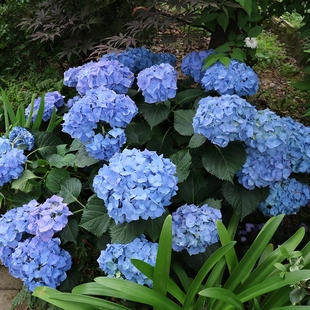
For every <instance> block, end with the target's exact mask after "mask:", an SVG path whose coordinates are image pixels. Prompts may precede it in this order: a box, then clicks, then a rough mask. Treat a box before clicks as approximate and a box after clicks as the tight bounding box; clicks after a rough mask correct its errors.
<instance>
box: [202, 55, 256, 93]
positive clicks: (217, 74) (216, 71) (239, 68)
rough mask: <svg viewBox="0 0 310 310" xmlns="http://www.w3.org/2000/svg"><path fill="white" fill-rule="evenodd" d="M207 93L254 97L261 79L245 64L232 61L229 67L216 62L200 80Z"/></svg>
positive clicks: (205, 71)
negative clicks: (214, 92)
mask: <svg viewBox="0 0 310 310" xmlns="http://www.w3.org/2000/svg"><path fill="white" fill-rule="evenodd" d="M200 83H201V86H202V88H203V89H204V90H205V91H216V92H218V93H219V94H220V95H226V94H229V95H233V94H236V95H238V96H240V97H241V96H252V95H254V94H255V93H256V92H257V90H258V85H259V79H258V76H257V74H256V73H255V71H254V70H253V69H252V68H251V67H249V66H247V65H246V64H245V63H243V62H241V61H238V60H234V59H233V60H231V61H230V64H229V66H228V67H226V66H225V65H224V64H222V63H221V62H216V63H215V64H213V65H211V66H210V67H208V68H206V70H204V73H203V76H202V78H201V80H200Z"/></svg>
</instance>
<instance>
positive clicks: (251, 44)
mask: <svg viewBox="0 0 310 310" xmlns="http://www.w3.org/2000/svg"><path fill="white" fill-rule="evenodd" d="M244 43H245V45H246V47H249V48H252V49H255V48H256V47H257V44H258V42H257V40H256V38H249V37H246V38H245V39H244Z"/></svg>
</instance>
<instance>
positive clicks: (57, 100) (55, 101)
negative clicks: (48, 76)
mask: <svg viewBox="0 0 310 310" xmlns="http://www.w3.org/2000/svg"><path fill="white" fill-rule="evenodd" d="M40 104H41V97H38V98H36V99H35V100H34V105H33V113H32V118H31V122H34V121H35V119H36V117H37V115H38V111H39V107H40ZM63 105H64V97H63V96H62V95H61V94H60V93H59V92H58V91H53V92H48V93H46V94H45V96H44V112H43V116H42V120H43V121H44V122H46V121H48V120H49V119H50V118H51V116H52V113H53V110H54V109H56V110H57V109H58V108H60V107H62V106H63ZM30 107H31V104H29V105H28V107H27V108H26V110H25V116H26V117H27V118H28V117H29V113H30Z"/></svg>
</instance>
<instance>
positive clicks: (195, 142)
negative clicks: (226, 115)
mask: <svg viewBox="0 0 310 310" xmlns="http://www.w3.org/2000/svg"><path fill="white" fill-rule="evenodd" d="M206 140H207V138H206V137H205V136H204V135H201V134H199V133H195V134H194V135H193V136H192V137H191V139H190V141H189V144H188V147H189V148H192V149H194V148H197V147H199V146H202V145H203V144H204V143H205V142H206Z"/></svg>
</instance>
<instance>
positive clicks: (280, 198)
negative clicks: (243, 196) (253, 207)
mask: <svg viewBox="0 0 310 310" xmlns="http://www.w3.org/2000/svg"><path fill="white" fill-rule="evenodd" d="M309 199H310V190H309V186H308V185H306V184H303V183H301V182H299V181H297V180H296V179H295V178H290V179H287V180H284V181H282V182H275V183H274V184H273V185H271V186H270V194H269V196H268V197H267V199H266V201H264V202H262V203H261V204H260V205H259V206H258V208H259V210H260V211H261V212H262V213H263V214H264V215H265V216H277V215H279V214H287V215H289V214H296V213H297V212H298V211H299V209H300V207H303V206H305V205H306V204H307V202H308V201H309Z"/></svg>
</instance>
